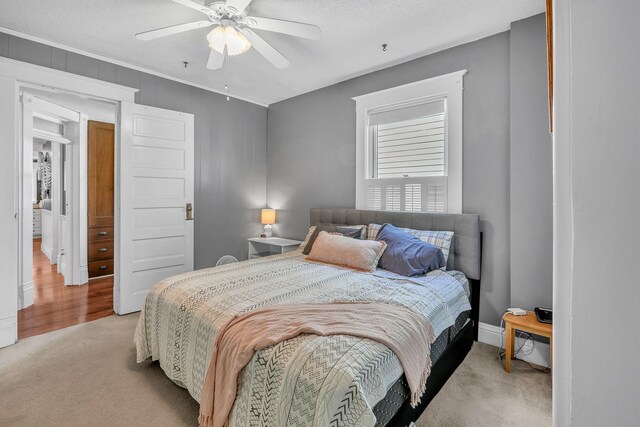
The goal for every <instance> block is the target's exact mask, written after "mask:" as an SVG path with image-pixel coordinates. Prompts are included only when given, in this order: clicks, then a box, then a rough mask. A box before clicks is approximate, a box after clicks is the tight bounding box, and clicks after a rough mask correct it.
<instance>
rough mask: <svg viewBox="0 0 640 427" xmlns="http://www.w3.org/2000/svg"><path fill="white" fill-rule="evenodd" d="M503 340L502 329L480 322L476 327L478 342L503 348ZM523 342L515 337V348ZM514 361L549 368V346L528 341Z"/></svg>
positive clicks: (523, 340)
mask: <svg viewBox="0 0 640 427" xmlns="http://www.w3.org/2000/svg"><path fill="white" fill-rule="evenodd" d="M503 340H504V338H503V336H502V328H500V327H498V326H493V325H489V324H488V323H482V322H480V325H479V326H478V341H479V342H482V343H485V344H489V345H492V346H494V347H503V346H504V342H503ZM525 341H526V340H525V339H523V338H520V337H516V343H515V348H516V349H518V348H520V346H522V345H523V344H524V342H525ZM516 359H520V360H524V361H525V362H529V363H533V364H534V365H539V366H544V367H549V344H544V343H541V342H531V341H528V342H527V343H526V345H524V347H522V350H521V351H520V353H519V354H517V355H516Z"/></svg>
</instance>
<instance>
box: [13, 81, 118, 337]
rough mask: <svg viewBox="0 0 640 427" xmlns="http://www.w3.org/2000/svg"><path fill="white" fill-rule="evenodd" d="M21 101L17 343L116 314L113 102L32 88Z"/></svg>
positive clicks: (114, 114) (114, 108) (23, 95)
mask: <svg viewBox="0 0 640 427" xmlns="http://www.w3.org/2000/svg"><path fill="white" fill-rule="evenodd" d="M21 102H22V105H23V109H22V126H23V132H22V133H23V158H24V159H26V158H27V157H29V160H30V161H31V159H33V168H32V170H33V173H32V174H29V173H27V172H30V171H31V170H29V171H27V170H26V166H27V162H26V161H25V162H24V164H23V169H24V170H25V173H23V175H22V180H23V182H22V183H21V185H20V189H19V191H21V193H22V200H23V214H22V218H21V220H22V225H21V227H20V230H21V231H22V237H21V239H20V241H21V250H20V256H21V272H20V273H21V278H20V285H21V289H19V293H18V295H19V303H18V308H19V310H18V317H17V321H18V339H22V338H26V337H29V336H33V335H39V334H41V333H46V332H50V331H53V330H56V329H61V328H65V327H68V326H72V325H75V324H79V323H84V322H87V321H91V320H96V319H99V318H102V317H106V316H109V315H112V314H113V313H114V311H113V287H114V280H113V261H114V260H113V254H114V251H113V246H114V243H113V241H114V240H113V236H114V204H115V194H114V188H115V183H114V178H115V177H114V171H115V154H114V150H115V120H116V114H117V105H116V104H115V103H110V102H105V101H101V100H96V99H92V98H88V97H81V96H78V95H75V94H69V93H64V92H55V91H44V90H38V89H32V88H25V89H23V92H22V97H21ZM29 181H30V182H29ZM30 292H31V294H30Z"/></svg>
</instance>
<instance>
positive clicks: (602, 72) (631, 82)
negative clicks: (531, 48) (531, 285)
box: [553, 0, 640, 427]
mask: <svg viewBox="0 0 640 427" xmlns="http://www.w3.org/2000/svg"><path fill="white" fill-rule="evenodd" d="M555 3H556V4H555V6H556V17H555V18H556V24H555V25H556V26H555V37H556V52H555V55H556V67H557V68H556V87H557V92H556V101H555V102H556V116H555V123H556V128H555V132H554V144H555V147H554V156H555V157H554V158H555V165H554V173H555V178H554V181H555V182H554V192H555V196H554V198H555V208H554V227H555V230H554V233H555V239H556V241H555V254H554V264H555V267H554V270H555V271H554V305H555V312H556V315H555V318H554V321H555V324H554V334H555V336H554V351H555V358H554V378H553V385H554V397H553V399H554V421H555V425H556V426H565V425H574V426H580V427H582V426H603V425H608V426H632V425H638V420H639V419H640V404H639V403H640V386H639V379H640V366H639V364H638V360H639V357H640V356H639V353H640V329H639V328H638V327H637V325H636V323H637V318H638V314H637V305H638V302H639V301H640V286H639V284H638V282H639V280H638V277H637V274H636V272H635V266H636V264H637V263H638V260H639V259H640V247H639V244H638V243H639V242H640V190H639V187H640V167H639V164H640V137H639V135H640V120H639V118H640V85H639V84H638V67H639V66H640V51H639V50H638V48H637V42H638V40H640V26H638V17H640V2H637V1H636V0H618V1H616V2H604V1H601V0H580V1H575V0H574V1H567V2H559V1H556V2H555Z"/></svg>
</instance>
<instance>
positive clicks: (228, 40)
mask: <svg viewBox="0 0 640 427" xmlns="http://www.w3.org/2000/svg"><path fill="white" fill-rule="evenodd" d="M207 40H208V41H209V46H210V47H211V49H214V50H216V51H217V52H220V53H221V54H224V49H225V46H226V48H227V54H228V55H231V56H234V55H240V54H242V53H244V52H246V51H247V50H249V48H250V47H251V43H250V42H249V40H248V39H247V38H246V37H245V35H244V34H242V33H241V32H240V31H238V30H236V29H235V28H234V27H232V26H230V25H228V26H219V27H216V28H214V29H213V31H211V32H210V33H209V34H208V35H207Z"/></svg>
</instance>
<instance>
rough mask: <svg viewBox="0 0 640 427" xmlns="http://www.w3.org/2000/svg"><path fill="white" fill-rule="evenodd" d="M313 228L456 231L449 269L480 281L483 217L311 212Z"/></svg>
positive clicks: (467, 215) (413, 213)
mask: <svg viewBox="0 0 640 427" xmlns="http://www.w3.org/2000/svg"><path fill="white" fill-rule="evenodd" d="M310 216H311V225H327V224H343V225H358V224H364V225H366V224H384V223H385V222H388V223H389V224H393V225H395V226H397V227H404V228H413V229H415V230H435V231H453V233H454V237H453V249H452V250H451V251H450V253H449V260H448V263H447V269H450V270H458V271H462V272H463V273H464V274H465V275H466V276H467V277H468V278H469V279H475V280H479V279H480V267H481V237H480V216H479V215H474V214H428V213H420V212H389V211H366V210H360V209H339V208H335V209H333V208H332V209H317V208H314V209H311V211H310Z"/></svg>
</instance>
